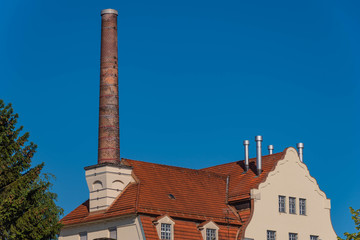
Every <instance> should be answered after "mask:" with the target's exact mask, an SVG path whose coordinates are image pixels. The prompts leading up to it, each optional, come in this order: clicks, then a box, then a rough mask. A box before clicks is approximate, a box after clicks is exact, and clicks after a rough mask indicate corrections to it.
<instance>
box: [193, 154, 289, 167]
mask: <svg viewBox="0 0 360 240" xmlns="http://www.w3.org/2000/svg"><path fill="white" fill-rule="evenodd" d="M286 149H287V148H285V150H286ZM285 150H284V151H285ZM284 151H282V152H277V153H273V154H268V155H262V158H269V157H271V156H272V157H274V156H275V155H280V156H281V154H282V153H284ZM255 160H256V157H253V158H249V161H255ZM263 160H264V159H263ZM241 161H244V159H243V160H237V161H233V162H228V163H222V164H219V165H214V166H209V167H206V168H201V169H199V170H202V171H210V170H207V169H211V168H215V167H220V166H226V165H229V164H234V163H238V162H241Z"/></svg>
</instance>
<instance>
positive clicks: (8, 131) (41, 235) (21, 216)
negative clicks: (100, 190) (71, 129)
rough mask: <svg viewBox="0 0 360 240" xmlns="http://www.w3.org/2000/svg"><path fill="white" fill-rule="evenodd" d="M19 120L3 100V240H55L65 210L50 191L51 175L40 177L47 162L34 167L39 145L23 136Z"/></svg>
mask: <svg viewBox="0 0 360 240" xmlns="http://www.w3.org/2000/svg"><path fill="white" fill-rule="evenodd" d="M17 118H18V115H17V114H14V112H13V109H12V107H11V104H8V105H5V104H4V102H3V101H2V100H0V239H2V240H12V239H17V240H18V239H24V240H33V239H34V240H35V239H36V240H41V239H54V238H56V235H57V234H58V233H59V231H60V228H61V224H60V223H59V218H60V215H61V214H62V213H63V210H62V209H61V208H60V207H58V206H56V204H55V200H56V194H55V193H52V192H50V191H49V188H50V187H51V184H50V182H49V175H46V174H42V175H40V172H41V170H42V168H43V167H44V163H42V164H39V165H37V166H34V167H31V158H32V157H33V155H34V153H35V151H36V145H35V144H34V143H32V142H30V143H28V137H29V133H25V134H23V135H20V132H21V131H22V129H23V127H22V126H21V127H19V128H17V129H16V123H17Z"/></svg>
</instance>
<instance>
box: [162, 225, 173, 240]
mask: <svg viewBox="0 0 360 240" xmlns="http://www.w3.org/2000/svg"><path fill="white" fill-rule="evenodd" d="M161 239H171V224H168V223H162V224H161Z"/></svg>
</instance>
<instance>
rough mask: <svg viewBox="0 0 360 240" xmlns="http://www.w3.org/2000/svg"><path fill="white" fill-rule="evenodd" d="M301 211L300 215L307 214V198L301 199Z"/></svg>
mask: <svg viewBox="0 0 360 240" xmlns="http://www.w3.org/2000/svg"><path fill="white" fill-rule="evenodd" d="M299 213H300V215H306V199H304V198H300V199H299Z"/></svg>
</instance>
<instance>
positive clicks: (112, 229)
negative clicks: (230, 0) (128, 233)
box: [109, 227, 117, 239]
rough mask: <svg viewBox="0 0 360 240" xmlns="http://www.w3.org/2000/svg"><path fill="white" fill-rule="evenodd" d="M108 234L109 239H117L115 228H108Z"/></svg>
mask: <svg viewBox="0 0 360 240" xmlns="http://www.w3.org/2000/svg"><path fill="white" fill-rule="evenodd" d="M109 232H110V238H113V239H117V232H116V228H115V227H114V228H109Z"/></svg>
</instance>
